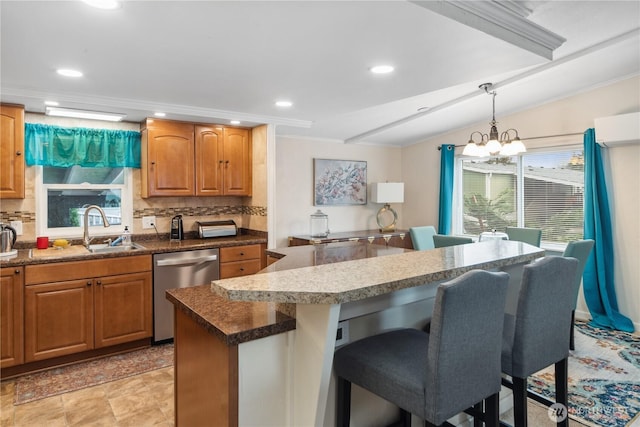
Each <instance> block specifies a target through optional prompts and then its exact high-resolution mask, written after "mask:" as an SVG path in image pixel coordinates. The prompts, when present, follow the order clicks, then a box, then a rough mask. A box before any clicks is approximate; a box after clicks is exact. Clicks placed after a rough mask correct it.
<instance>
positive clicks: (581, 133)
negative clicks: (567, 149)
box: [437, 132, 584, 151]
mask: <svg viewBox="0 0 640 427" xmlns="http://www.w3.org/2000/svg"><path fill="white" fill-rule="evenodd" d="M576 135H584V132H572V133H559V134H556V135H543V136H530V137H526V138H522V141H528V140H530V139H546V138H558V137H561V136H576ZM465 145H467V144H462V145H454V147H456V148H459V147H464V146H465ZM437 148H438V151H440V150H442V146H440V145H438V147H437Z"/></svg>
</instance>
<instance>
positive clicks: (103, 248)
mask: <svg viewBox="0 0 640 427" xmlns="http://www.w3.org/2000/svg"><path fill="white" fill-rule="evenodd" d="M87 249H88V250H89V252H91V253H92V254H100V253H110V252H128V251H134V250H136V249H144V246H141V245H138V244H137V243H133V244H132V245H131V246H109V245H107V244H106V243H99V244H95V245H89V247H88V248H87Z"/></svg>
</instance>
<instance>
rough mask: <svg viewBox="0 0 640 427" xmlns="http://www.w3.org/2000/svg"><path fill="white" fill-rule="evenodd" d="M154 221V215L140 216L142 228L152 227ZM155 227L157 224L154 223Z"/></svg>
mask: <svg viewBox="0 0 640 427" xmlns="http://www.w3.org/2000/svg"><path fill="white" fill-rule="evenodd" d="M155 223H156V217H155V216H153V215H151V216H143V217H142V228H143V229H144V228H153V225H154V224H155ZM156 227H157V225H156Z"/></svg>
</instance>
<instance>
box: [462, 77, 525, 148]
mask: <svg viewBox="0 0 640 427" xmlns="http://www.w3.org/2000/svg"><path fill="white" fill-rule="evenodd" d="M478 87H479V88H480V89H484V91H485V92H486V93H487V95H491V96H492V97H493V116H492V118H491V122H490V123H489V124H490V125H491V129H490V130H489V134H488V135H487V134H486V133H482V132H479V131H475V132H472V133H471V136H469V142H467V145H465V147H464V150H463V151H462V155H464V156H474V157H488V156H495V155H500V156H513V155H515V154H518V153H524V152H525V151H527V149H526V147H525V146H524V144H523V143H522V141H520V137H518V131H517V130H515V129H507V130H506V131H504V132H502V133H501V134H498V128H497V127H496V124H497V122H496V91H495V90H491V88H492V87H493V83H483V84H481V85H480V86H478ZM511 132H513V133H515V136H514V137H513V138H512V136H511ZM476 134H478V135H480V141H479V142H476V141H474V139H473V137H474V135H476ZM498 135H499V136H498Z"/></svg>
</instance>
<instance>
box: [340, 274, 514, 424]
mask: <svg viewBox="0 0 640 427" xmlns="http://www.w3.org/2000/svg"><path fill="white" fill-rule="evenodd" d="M508 281H509V275H508V274H507V273H503V272H489V271H483V270H472V271H469V272H467V273H465V274H463V275H462V276H459V277H457V278H455V279H453V280H450V281H449V282H447V283H443V284H440V285H439V286H438V288H437V292H436V302H435V305H434V309H433V316H432V322H431V323H432V325H431V332H430V333H426V332H423V331H420V330H417V329H410V328H403V329H398V330H394V331H390V332H385V333H382V334H379V335H374V336H370V337H367V338H364V339H361V340H359V341H355V342H353V343H351V344H347V345H346V346H344V347H341V348H340V349H338V350H337V351H336V353H335V356H334V369H335V373H336V375H337V378H338V381H337V386H338V388H337V408H336V410H337V416H338V419H337V425H338V427H347V426H348V425H349V421H350V414H351V409H350V407H351V384H352V383H353V384H356V385H358V386H360V387H362V388H364V389H366V390H369V391H370V392H372V393H374V394H376V395H378V396H380V397H382V398H384V399H386V400H388V401H389V402H391V403H394V404H395V405H397V406H398V407H400V413H401V419H402V422H403V425H404V426H410V424H411V414H415V415H416V416H418V417H420V418H422V419H424V420H425V423H426V425H429V426H433V425H441V424H443V423H444V422H445V421H446V420H447V419H449V418H451V417H452V416H454V415H456V414H459V413H461V412H466V411H465V410H468V411H469V413H471V414H472V415H474V419H476V418H477V419H480V420H482V421H484V422H485V423H486V425H491V426H498V425H499V414H498V413H499V409H498V401H499V393H500V377H501V374H500V343H501V339H502V328H503V316H504V304H505V296H506V291H507V284H508ZM478 301H482V304H478ZM478 355H482V357H478ZM470 408H475V409H476V410H472V409H470Z"/></svg>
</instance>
